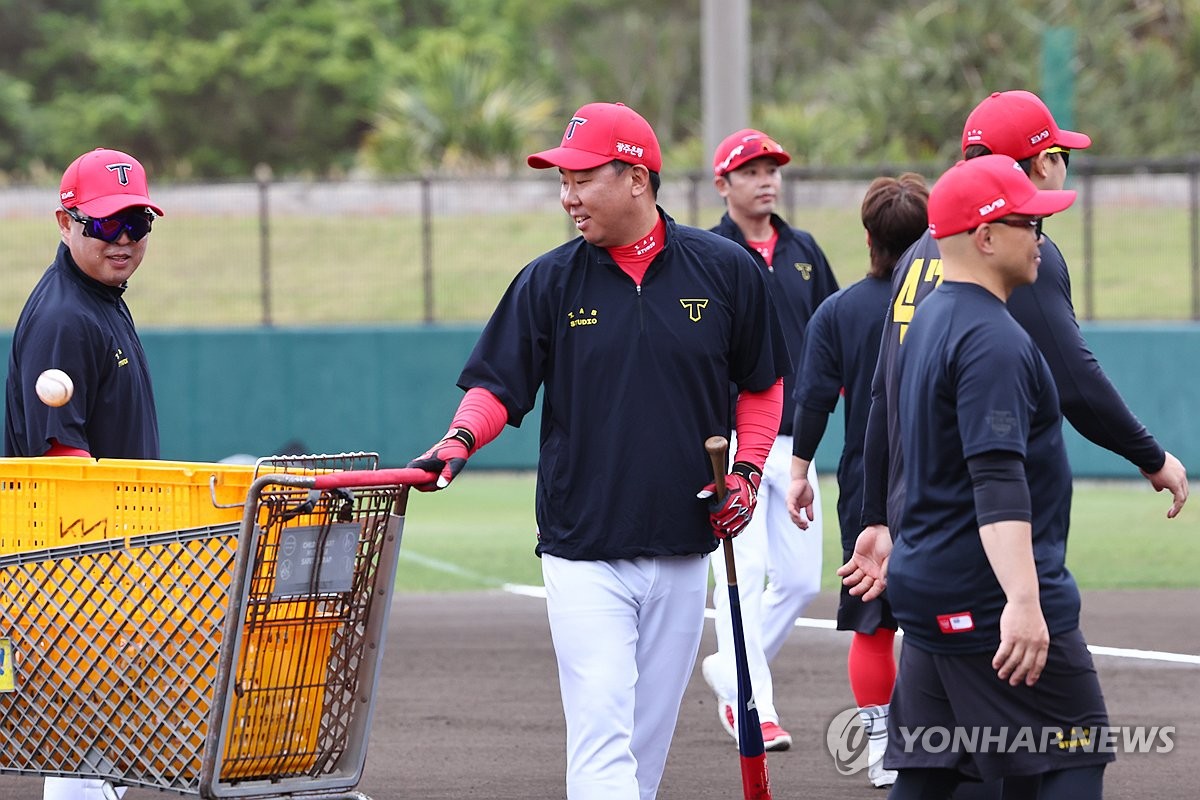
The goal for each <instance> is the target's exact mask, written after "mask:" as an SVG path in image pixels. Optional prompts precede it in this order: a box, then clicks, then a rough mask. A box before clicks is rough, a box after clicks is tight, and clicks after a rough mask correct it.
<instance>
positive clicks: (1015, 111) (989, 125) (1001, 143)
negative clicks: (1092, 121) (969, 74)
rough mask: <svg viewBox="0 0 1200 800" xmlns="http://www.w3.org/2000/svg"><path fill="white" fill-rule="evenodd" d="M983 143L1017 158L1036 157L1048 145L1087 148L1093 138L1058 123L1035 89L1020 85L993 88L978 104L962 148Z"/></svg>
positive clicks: (968, 120)
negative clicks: (1026, 88) (1068, 129)
mask: <svg viewBox="0 0 1200 800" xmlns="http://www.w3.org/2000/svg"><path fill="white" fill-rule="evenodd" d="M973 144H981V145H984V146H985V147H987V149H989V150H991V151H992V152H993V153H999V154H1000V155H1005V156H1011V157H1012V158H1015V159H1016V160H1017V161H1021V160H1023V159H1026V158H1032V157H1033V156H1036V155H1037V154H1038V153H1040V152H1042V151H1043V150H1045V149H1046V148H1048V147H1054V146H1058V147H1065V148H1067V149H1068V150H1083V149H1084V148H1085V147H1090V146H1091V144H1092V139H1091V137H1090V136H1088V135H1087V134H1083V133H1076V132H1075V131H1065V130H1063V129H1062V128H1060V127H1058V123H1056V122H1055V121H1054V115H1053V114H1051V113H1050V109H1048V108H1046V104H1045V103H1043V102H1042V99H1041V98H1040V97H1038V96H1037V95H1036V94H1034V93H1033V92H1026V91H1024V90H1021V89H1017V90H1015V91H1011V92H993V93H992V95H991V96H990V97H988V98H987V99H985V100H984V101H983V102H982V103H980V104H979V105H977V106H975V110H974V111H972V112H971V114H970V116H968V117H967V122H966V124H965V125H964V126H963V136H962V149H963V152H964V153H965V152H966V151H967V147H968V146H969V145H973Z"/></svg>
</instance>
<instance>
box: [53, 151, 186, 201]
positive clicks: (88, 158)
mask: <svg viewBox="0 0 1200 800" xmlns="http://www.w3.org/2000/svg"><path fill="white" fill-rule="evenodd" d="M58 201H59V202H60V203H62V206H63V208H77V209H79V210H80V211H81V212H83V213H84V214H86V215H87V216H89V217H109V216H112V215H113V214H116V213H117V212H118V211H121V210H123V209H126V208H129V207H131V206H143V207H145V208H148V209H150V210H151V211H153V212H154V213H155V214H158V215H159V216H160V217H161V216H163V210H162V209H161V208H159V207H158V206H156V205H155V204H154V203H152V202H151V201H150V189H149V187H148V186H147V184H146V170H144V169H143V168H142V165H141V164H140V163H138V160H137V159H136V158H134V157H133V156H131V155H129V154H128V153H122V152H121V151H120V150H105V149H104V148H102V147H97V148H96V149H95V150H93V151H91V152H90V153H84V154H83V155H81V156H80V157H79V158H77V159H75V160H74V161H72V162H71V166H69V167H67V169H66V171H65V172H64V173H63V176H62V183H60V184H59V187H58Z"/></svg>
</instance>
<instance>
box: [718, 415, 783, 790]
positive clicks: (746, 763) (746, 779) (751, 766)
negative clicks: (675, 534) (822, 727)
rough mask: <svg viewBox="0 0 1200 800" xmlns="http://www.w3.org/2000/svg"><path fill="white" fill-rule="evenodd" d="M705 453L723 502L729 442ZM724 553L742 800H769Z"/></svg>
mask: <svg viewBox="0 0 1200 800" xmlns="http://www.w3.org/2000/svg"><path fill="white" fill-rule="evenodd" d="M704 449H705V450H707V451H708V457H709V459H710V460H711V461H712V472H713V483H714V484H715V485H716V492H717V499H718V500H724V499H725V493H726V487H725V461H726V456H727V454H728V452H729V440H727V439H726V438H725V437H724V436H710V437H709V438H708V439H707V440H706V441H705V442H704ZM721 544H722V547H723V548H724V550H725V582H726V583H728V584H729V618H730V620H731V621H732V623H733V657H734V663H735V664H736V666H737V683H738V698H737V701H738V711H737V731H738V755H739V756H740V758H741V764H742V797H743V799H744V800H771V779H770V777H769V776H768V775H767V751H766V749H765V748H764V747H763V738H762V725H761V724H760V723H759V721H758V706H756V705H755V704H754V687H753V686H751V685H750V664H749V662H747V661H746V634H745V633H744V632H743V630H742V599H741V597H740V596H739V595H738V585H737V564H736V562H735V561H734V558H733V539H731V538H729V537H726V538H724V539H722V540H721Z"/></svg>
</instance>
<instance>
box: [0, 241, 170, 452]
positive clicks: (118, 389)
mask: <svg viewBox="0 0 1200 800" xmlns="http://www.w3.org/2000/svg"><path fill="white" fill-rule="evenodd" d="M123 292H124V289H123V288H121V287H112V286H106V285H105V284H102V283H100V282H99V281H96V280H94V279H92V278H90V277H88V276H87V275H85V274H84V273H83V272H82V271H81V270H80V269H79V267H78V266H76V264H75V262H74V260H73V259H72V258H71V253H70V251H69V250H68V249H67V247H66V245H65V244H60V245H59V248H58V255H57V256H56V258H55V260H54V263H53V264H51V265H50V267H49V268H48V269H47V270H46V272H45V273H44V274H43V275H42V277H41V279H40V280H39V281H38V283H37V286H35V287H34V289H33V291H32V293H30V295H29V299H28V300H27V301H26V302H25V307H24V309H23V310H22V311H21V316H20V317H19V318H18V319H17V326H16V329H15V330H14V332H13V340H12V351H11V353H10V355H9V359H8V381H7V385H6V387H5V406H4V454H5V455H6V456H41V455H44V454H45V452H46V451H47V450H48V449H49V448H50V440H51V439H56V440H58V443H59V444H61V445H64V446H66V447H73V448H76V449H79V450H86V451H87V452H89V453H91V455H92V456H93V457H95V458H137V459H156V458H158V456H159V449H158V417H157V414H156V412H155V406H154V391H153V388H152V386H151V383H150V370H149V365H148V364H147V363H146V354H145V353H144V352H143V350H142V343H141V341H140V340H139V339H138V335H137V330H136V329H135V328H134V324H133V317H132V316H131V315H130V313H129V308H128V307H127V306H126V305H125V301H124V300H123V299H122V297H121V295H122V294H123ZM50 368H57V369H61V370H63V371H64V372H66V373H67V375H69V376H70V377H71V380H72V382H73V383H74V385H75V392H74V395H73V396H72V398H71V400H70V402H68V403H67V404H66V405H64V406H61V407H59V408H51V407H50V406H47V405H45V404H44V403H42V402H41V400H39V399H38V396H37V392H36V390H35V385H36V383H37V378H38V375H40V374H41V373H42V372H43V371H44V370H47V369H50Z"/></svg>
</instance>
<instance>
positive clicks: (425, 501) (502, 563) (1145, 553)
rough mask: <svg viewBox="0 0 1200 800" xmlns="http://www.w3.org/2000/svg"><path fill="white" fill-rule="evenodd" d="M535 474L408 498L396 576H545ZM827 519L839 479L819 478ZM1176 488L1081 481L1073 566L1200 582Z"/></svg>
mask: <svg viewBox="0 0 1200 800" xmlns="http://www.w3.org/2000/svg"><path fill="white" fill-rule="evenodd" d="M533 485H534V481H533V476H532V474H526V473H520V474H513V473H488V472H480V471H476V472H471V471H470V470H468V471H467V472H465V473H463V474H462V475H461V476H459V478H458V479H456V480H455V482H454V485H453V486H451V487H450V488H449V489H448V490H446V491H442V492H437V493H434V494H420V493H416V492H414V493H413V494H412V497H411V499H410V500H409V506H408V514H407V518H406V520H405V527H404V543H403V546H402V547H401V561H400V571H399V576H398V578H397V581H398V586H399V589H400V590H401V591H412V592H430V591H432V592H440V591H465V590H474V589H484V588H496V587H499V586H502V585H503V584H505V583H515V584H527V585H535V586H541V585H542V576H541V567H540V562H539V561H538V559H537V557H536V556H534V554H533V548H534V544H535V538H534V520H533ZM821 492H822V503H823V506H824V511H825V514H826V519H828V520H833V519H835V518H836V517H835V505H836V503H837V484H836V482H834V481H833V480H822V482H821ZM1169 506H1170V502H1169V498H1168V497H1167V495H1165V494H1156V493H1154V491H1153V490H1151V489H1150V488H1149V486H1148V484H1142V483H1127V482H1119V483H1118V482H1095V481H1081V482H1078V483H1077V484H1076V486H1075V494H1074V504H1073V509H1072V522H1071V539H1070V546H1069V552H1068V556H1067V563H1068V566H1069V567H1070V568H1071V571H1072V572H1073V573H1074V574H1075V577H1076V579H1077V580H1078V582H1079V585H1080V586H1081V587H1082V588H1084V589H1135V588H1138V589H1145V588H1181V587H1198V586H1200V549H1198V548H1197V547H1196V542H1197V540H1198V537H1200V509H1196V508H1193V507H1187V508H1185V510H1184V512H1183V514H1182V515H1181V516H1180V517H1178V518H1176V519H1174V520H1168V519H1167V518H1166V511H1167V508H1168V507H1169ZM824 551H825V552H824V558H825V570H824V572H825V577H824V580H823V582H822V588H823V589H825V590H829V591H834V590H836V588H837V578H836V576H835V575H834V574H833V570H834V569H835V568H836V566H837V564H838V563H839V562H840V559H841V545H840V543H839V541H838V532H837V526H836V525H826V526H825V548H824Z"/></svg>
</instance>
